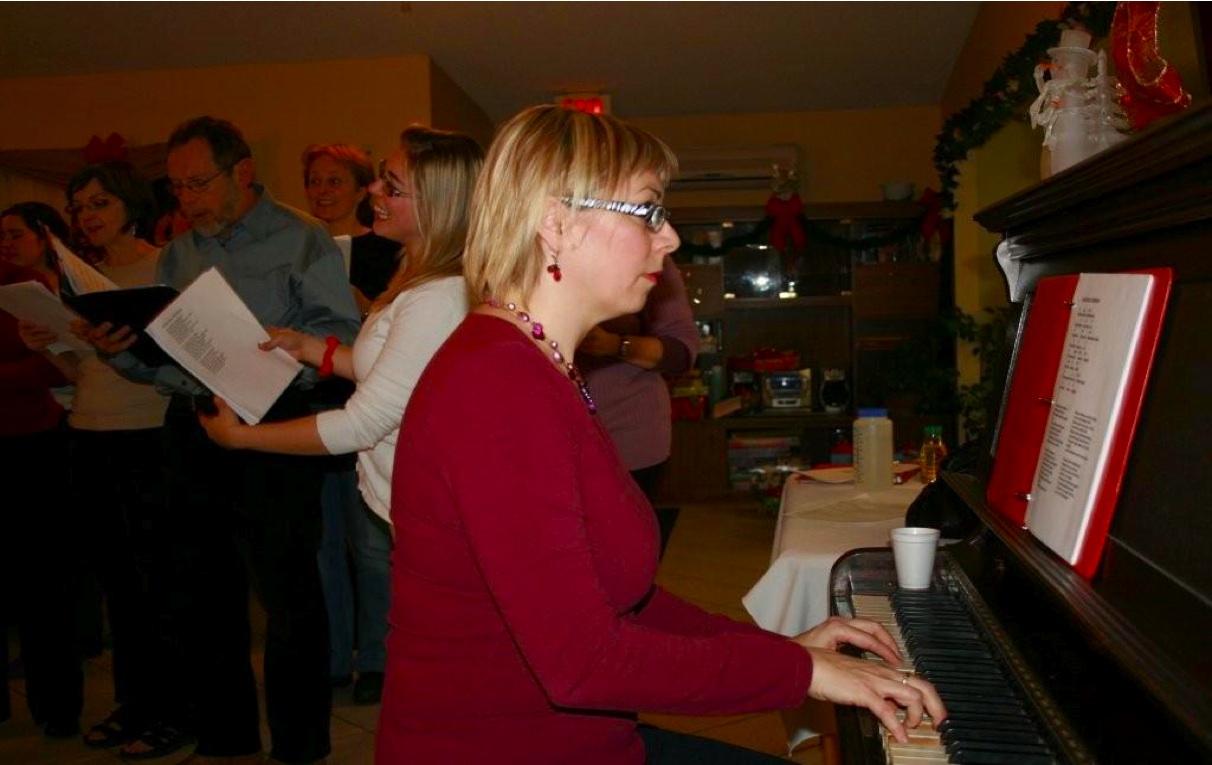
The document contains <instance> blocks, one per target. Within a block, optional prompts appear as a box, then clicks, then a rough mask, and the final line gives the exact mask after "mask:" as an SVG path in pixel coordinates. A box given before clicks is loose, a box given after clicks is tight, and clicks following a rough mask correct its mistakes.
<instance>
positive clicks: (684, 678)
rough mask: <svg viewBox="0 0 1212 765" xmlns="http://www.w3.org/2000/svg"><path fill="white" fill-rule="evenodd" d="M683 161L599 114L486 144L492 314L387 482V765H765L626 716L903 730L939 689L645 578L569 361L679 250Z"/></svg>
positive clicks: (469, 335) (474, 225) (891, 655)
mask: <svg viewBox="0 0 1212 765" xmlns="http://www.w3.org/2000/svg"><path fill="white" fill-rule="evenodd" d="M675 163H676V160H675V158H674V157H673V155H672V154H671V152H670V151H669V149H668V148H667V147H666V146H665V145H664V144H663V143H661V142H660V141H659V140H658V139H656V138H655V137H653V136H651V135H649V134H648V133H646V132H644V131H641V130H638V129H636V128H633V127H629V126H627V125H625V124H623V123H621V122H619V121H618V120H615V119H613V118H611V117H607V116H600V115H589V114H584V113H580V112H574V111H566V110H563V109H560V108H558V107H554V106H541V107H535V108H532V109H529V110H527V111H525V112H522V113H521V114H519V115H518V116H516V117H515V118H513V119H512V120H510V121H509V122H508V123H506V124H505V125H504V126H503V127H502V128H501V130H500V132H499V133H498V135H497V138H496V141H495V143H494V144H493V147H492V149H491V151H490V153H489V156H488V158H487V160H486V164H485V169H484V172H483V175H482V176H481V179H480V182H479V184H478V186H477V189H476V192H475V196H474V199H473V204H472V212H471V223H470V230H469V235H468V241H467V248H466V255H465V274H466V276H467V280H468V284H469V287H470V289H471V291H472V294H473V296H474V299H476V300H479V301H482V302H480V303H479V305H478V307H477V308H475V309H474V310H473V312H472V313H471V314H470V315H469V316H468V317H467V318H466V319H465V320H464V321H463V323H462V324H461V325H460V326H459V328H458V329H457V330H455V332H454V334H453V335H452V336H451V337H450V338H449V339H448V340H447V342H446V343H445V345H443V347H442V348H441V349H440V350H439V351H438V353H437V354H436V355H435V356H434V358H433V360H432V361H431V363H430V365H429V366H428V368H427V369H426V371H425V373H424V375H423V376H422V378H421V380H420V382H419V383H418V386H417V389H416V391H415V393H414V395H413V398H412V401H411V403H410V405H409V407H408V411H407V412H406V414H405V418H404V422H403V425H402V429H401V437H400V440H399V445H398V447H397V451H396V468H395V473H394V478H393V489H392V509H391V515H392V521H393V523H394V526H395V529H396V535H397V536H396V548H395V552H394V556H395V557H394V561H393V563H394V566H393V574H392V576H393V581H392V590H393V592H392V609H391V617H390V621H391V624H392V631H391V634H390V636H389V639H388V663H387V682H386V688H385V690H384V696H383V710H382V717H381V719H380V724H379V729H378V742H377V760H376V761H377V762H378V763H379V765H387V764H388V763H391V764H393V765H394V764H395V763H405V762H407V763H448V762H477V761H480V760H483V759H485V758H491V759H492V760H493V761H494V762H502V763H540V762H541V763H547V764H552V763H576V764H577V765H594V764H595V763H637V764H638V763H645V762H648V763H658V762H659V763H676V762H719V763H747V762H778V760H772V759H771V758H767V757H766V756H764V755H760V754H757V753H753V752H747V751H746V750H741V749H736V748H733V747H729V746H725V745H722V744H719V743H718V742H709V741H705V740H702V739H696V738H694V737H691V736H685V735H682V734H677V733H673V732H669V731H663V730H658V729H655V728H649V727H646V726H639V725H637V722H636V713H637V712H640V711H647V712H665V713H673V714H703V715H723V714H740V713H745V712H753V711H759V710H771V709H776V708H789V707H795V706H797V705H799V704H800V703H801V702H802V701H803V700H804V699H805V697H807V696H812V697H814V698H817V699H824V700H828V701H832V702H836V703H845V704H859V705H862V706H865V707H868V708H869V709H871V710H872V711H873V712H874V713H875V714H876V715H877V716H878V717H879V718H880V720H881V721H882V722H883V723H884V725H885V726H887V728H888V729H889V730H890V731H891V732H892V733H893V735H894V736H896V737H897V738H898V740H903V739H904V738H905V726H904V724H902V723H900V722H898V721H897V719H896V715H895V713H896V710H897V708H898V707H905V708H906V709H907V711H908V714H907V718H908V724H909V725H915V724H917V722H918V721H919V720H920V718H921V715H922V713H923V711H926V712H929V713H930V714H931V715H933V716H934V717H935V719H941V718H942V717H944V716H945V711H944V710H943V707H942V702H941V701H940V700H939V697H938V695H937V694H936V693H935V691H934V689H933V688H932V687H931V686H930V685H929V683H927V682H925V681H922V680H919V679H916V678H914V679H910V680H907V681H905V680H904V679H903V677H902V676H901V675H900V674H898V673H897V672H895V671H894V670H892V669H888V668H886V667H884V666H882V665H876V664H875V663H873V662H865V661H861V660H858V659H853V658H850V657H847V656H844V655H842V654H840V653H838V652H837V651H836V649H837V648H838V647H839V646H840V645H842V644H843V643H848V644H851V645H855V646H858V647H861V648H864V649H867V650H871V651H874V652H876V653H878V654H880V655H881V656H883V657H885V658H886V659H888V660H889V661H895V660H896V659H897V658H898V657H897V655H896V649H895V648H894V647H893V644H892V641H891V638H890V637H889V635H888V634H887V633H886V632H885V631H884V629H883V628H882V627H879V626H878V625H876V624H875V623H873V622H866V621H861V620H840V619H833V620H830V621H828V622H826V623H824V624H822V625H821V626H819V627H817V628H815V629H813V630H810V631H809V632H806V633H804V634H802V635H799V636H797V637H796V638H794V639H790V640H789V639H787V638H784V637H782V636H779V635H775V634H772V633H769V632H765V631H763V630H761V629H758V628H756V627H753V626H751V625H747V624H741V623H737V622H734V621H732V620H730V619H727V618H725V617H723V616H719V615H711V614H708V613H706V612H703V611H701V610H699V609H698V608H696V607H694V606H692V605H690V604H688V603H685V602H683V601H681V600H679V599H678V598H676V597H674V596H673V595H670V594H669V593H667V592H665V591H664V590H662V589H661V588H659V587H657V586H656V585H654V583H653V579H654V576H655V574H656V569H657V549H658V545H659V539H658V533H657V525H656V522H655V519H654V515H653V513H652V510H651V509H650V507H649V506H648V503H647V501H646V500H645V498H644V495H643V493H642V492H641V491H640V490H639V488H638V487H637V486H636V484H635V483H634V482H633V481H632V480H631V478H630V476H629V475H628V473H627V471H626V469H625V468H624V467H623V465H622V464H621V463H620V462H619V459H618V456H617V454H616V451H615V449H614V446H613V445H612V443H611V440H610V436H609V435H608V434H607V433H606V431H605V430H604V429H603V428H602V426H601V424H600V423H599V422H598V420H597V418H596V416H595V408H596V407H595V404H594V401H593V399H592V396H591V395H590V393H589V391H588V389H587V388H586V386H585V384H584V381H583V379H582V377H581V375H580V373H579V371H578V370H577V367H576V364H575V358H574V351H575V349H576V348H577V346H578V344H579V342H580V341H581V339H582V338H583V337H584V336H585V334H586V333H587V332H589V331H590V330H591V328H593V327H594V326H596V325H597V324H598V323H599V322H602V321H605V320H607V319H609V318H611V317H614V316H620V315H623V314H627V313H634V312H635V311H638V310H639V309H640V308H641V307H642V306H643V305H644V301H645V299H646V297H647V296H648V293H649V291H650V290H651V289H652V288H653V286H654V284H655V283H656V281H657V280H658V278H659V274H660V272H661V263H662V259H663V258H664V256H665V255H666V254H668V253H671V252H672V251H673V250H675V249H676V248H677V246H678V237H677V234H676V233H674V231H673V229H672V228H671V227H670V225H669V224H668V222H667V221H666V220H665V208H664V207H663V206H662V205H661V202H662V198H663V195H664V190H665V184H666V182H667V181H668V180H669V178H670V176H671V175H672V174H673V172H674V170H675V167H676V164H675Z"/></svg>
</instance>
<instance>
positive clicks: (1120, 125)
mask: <svg viewBox="0 0 1212 765" xmlns="http://www.w3.org/2000/svg"><path fill="white" fill-rule="evenodd" d="M1089 45H1090V35H1089V34H1088V33H1087V32H1083V31H1081V30H1079V29H1070V30H1066V31H1065V32H1063V33H1061V44H1060V45H1059V46H1057V47H1055V48H1049V49H1048V55H1049V56H1051V61H1048V62H1045V63H1041V64H1038V65H1036V67H1035V85H1036V87H1037V88H1038V89H1039V97H1038V98H1036V99H1035V102H1034V103H1032V104H1031V108H1030V110H1029V113H1030V115H1031V124H1032V125H1033V126H1034V127H1042V128H1044V146H1045V147H1046V148H1047V149H1048V152H1049V154H1048V163H1049V169H1050V171H1051V173H1058V172H1060V171H1061V170H1064V169H1066V168H1069V167H1072V166H1073V165H1075V164H1077V163H1078V162H1081V161H1082V160H1083V159H1086V158H1088V157H1091V156H1093V155H1095V154H1097V153H1098V152H1100V151H1102V150H1103V149H1105V148H1107V147H1108V146H1111V145H1112V144H1115V143H1118V142H1119V141H1121V140H1123V139H1124V137H1125V136H1124V134H1123V133H1122V132H1121V131H1123V130H1126V129H1127V127H1128V121H1127V118H1126V117H1125V116H1124V113H1123V111H1122V110H1121V109H1120V107H1119V103H1118V98H1119V92H1118V85H1117V83H1116V81H1115V78H1114V77H1111V76H1109V75H1108V74H1107V54H1106V52H1105V51H1099V52H1098V53H1097V54H1096V53H1095V52H1094V51H1092V50H1090V48H1089V47H1088V46H1089ZM1096 62H1097V74H1095V75H1094V76H1093V77H1090V76H1089V74H1090V67H1091V65H1093V64H1095V63H1096Z"/></svg>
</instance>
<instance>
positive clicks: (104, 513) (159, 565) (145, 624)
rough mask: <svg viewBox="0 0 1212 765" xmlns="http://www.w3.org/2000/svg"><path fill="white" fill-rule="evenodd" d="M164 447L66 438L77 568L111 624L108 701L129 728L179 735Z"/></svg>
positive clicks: (159, 442) (159, 437) (101, 436)
mask: <svg viewBox="0 0 1212 765" xmlns="http://www.w3.org/2000/svg"><path fill="white" fill-rule="evenodd" d="M165 445H166V444H165V433H164V429H163V428H150V429H145V430H105V431H91V430H73V431H71V463H70V464H71V470H72V486H73V492H74V495H75V496H76V502H75V505H76V507H77V508H78V512H79V516H80V527H81V529H82V531H83V534H84V539H85V540H86V544H85V545H84V547H83V554H82V556H81V562H82V564H83V565H84V567H85V571H86V574H87V576H90V577H93V578H95V580H96V584H97V586H98V589H99V590H100V592H101V594H102V595H103V597H104V599H105V605H106V610H107V612H108V614H109V624H110V629H111V632H112V636H113V668H114V697H115V700H116V701H117V703H119V704H121V705H122V706H123V709H124V711H125V712H126V713H127V715H129V717H128V719H131V720H134V721H137V723H141V724H149V723H150V722H152V721H153V720H162V721H165V722H171V723H173V724H177V725H181V724H184V722H185V717H186V711H185V699H184V697H183V692H182V688H181V683H180V678H181V673H182V671H183V666H184V662H183V657H182V655H181V653H180V639H179V636H178V635H176V634H175V629H174V625H173V623H172V621H171V619H170V618H169V616H170V614H169V611H168V608H167V604H168V602H169V600H170V598H171V592H170V591H169V589H168V585H169V584H170V582H171V564H172V558H171V557H170V553H171V551H170V550H169V549H168V546H167V544H166V542H167V539H166V533H167V528H168V526H169V524H170V523H171V522H172V521H171V518H170V516H169V508H168V504H167V481H166V477H165V466H166V464H167V463H166V460H165ZM89 589H91V588H87V587H86V588H85V590H86V591H87V590H89Z"/></svg>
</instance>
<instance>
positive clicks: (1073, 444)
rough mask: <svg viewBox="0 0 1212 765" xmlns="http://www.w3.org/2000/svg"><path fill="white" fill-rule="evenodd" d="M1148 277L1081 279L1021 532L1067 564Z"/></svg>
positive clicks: (1119, 400)
mask: <svg viewBox="0 0 1212 765" xmlns="http://www.w3.org/2000/svg"><path fill="white" fill-rule="evenodd" d="M1152 286H1153V277H1152V276H1149V275H1146V274H1082V275H1081V276H1080V277H1079V278H1078V282H1077V291H1076V292H1075V293H1074V295H1073V312H1072V314H1071V315H1070V317H1069V328H1068V331H1067V332H1066V335H1065V349H1064V355H1063V356H1062V358H1061V368H1060V371H1059V373H1058V375H1057V378H1056V387H1055V389H1054V391H1053V394H1052V407H1051V410H1050V411H1049V414H1048V427H1047V430H1046V431H1045V433H1044V443H1043V447H1042V449H1041V451H1040V457H1039V463H1038V464H1037V466H1036V469H1035V479H1034V481H1033V485H1032V488H1031V501H1030V504H1029V505H1028V506H1027V518H1026V520H1027V528H1029V529H1030V530H1031V533H1032V534H1034V535H1035V536H1036V537H1038V538H1039V539H1040V540H1041V541H1042V542H1043V543H1044V544H1046V545H1048V547H1050V548H1052V550H1053V551H1054V552H1056V553H1057V554H1058V555H1060V556H1061V557H1062V558H1064V559H1065V560H1067V561H1069V562H1070V563H1074V562H1075V561H1076V560H1077V555H1078V553H1079V552H1080V551H1081V549H1082V544H1083V543H1084V542H1085V538H1086V531H1087V529H1088V528H1089V525H1090V517H1091V514H1092V513H1093V511H1094V501H1095V499H1096V498H1097V495H1098V491H1097V488H1098V487H1099V485H1100V484H1101V483H1102V482H1103V481H1105V480H1106V479H1107V476H1106V463H1107V455H1108V452H1109V449H1110V438H1111V434H1112V433H1114V432H1115V426H1116V423H1117V422H1118V421H1119V417H1120V413H1121V411H1122V409H1123V398H1124V388H1125V385H1126V383H1127V380H1128V373H1129V371H1130V368H1131V362H1132V359H1133V357H1134V356H1135V353H1136V347H1137V345H1138V344H1139V340H1140V330H1141V324H1142V322H1143V320H1144V315H1145V311H1146V308H1147V307H1148V304H1149V299H1150V296H1151V292H1152Z"/></svg>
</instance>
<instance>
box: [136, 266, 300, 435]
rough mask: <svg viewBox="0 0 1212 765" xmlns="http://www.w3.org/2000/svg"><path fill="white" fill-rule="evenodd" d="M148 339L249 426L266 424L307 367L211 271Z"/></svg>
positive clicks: (174, 304)
mask: <svg viewBox="0 0 1212 765" xmlns="http://www.w3.org/2000/svg"><path fill="white" fill-rule="evenodd" d="M147 334H149V335H151V337H152V338H153V339H154V340H155V341H156V342H157V343H158V344H159V345H160V347H161V348H163V349H164V351H165V352H166V353H167V354H168V355H169V356H171V357H172V358H173V360H175V361H176V362H177V363H178V364H180V365H181V366H182V367H183V368H184V369H185V370H186V371H187V372H189V373H190V374H192V375H193V376H194V377H196V378H198V380H199V381H200V382H201V383H202V384H203V385H205V386H206V387H207V388H209V389H210V390H211V391H212V392H213V393H214V394H215V395H217V396H219V397H221V398H223V399H224V400H225V401H227V403H228V404H230V405H231V408H232V409H234V410H235V412H236V414H238V415H240V418H241V419H242V420H244V421H245V422H247V423H249V424H250V425H255V424H256V423H258V422H260V421H261V418H262V417H264V416H265V413H266V412H268V411H269V409H270V407H272V406H273V404H274V402H275V401H277V400H278V397H279V396H281V395H282V391H284V390H286V388H287V386H289V385H290V383H291V381H292V380H294V379H295V376H296V375H297V374H298V373H299V370H301V369H302V368H303V365H302V364H300V363H299V362H297V361H295V360H294V359H293V358H291V357H290V354H288V353H286V351H283V350H281V349H280V348H278V349H274V350H273V351H268V352H267V351H263V350H261V349H260V348H259V347H257V344H258V343H260V342H262V341H265V340H268V339H269V335H268V334H267V333H266V332H265V329H264V328H263V327H262V326H261V325H260V323H259V322H258V321H257V319H256V317H255V316H253V314H252V311H250V310H249V309H248V306H246V305H245V304H244V301H242V300H240V296H239V295H237V294H236V291H235V290H233V289H232V288H231V285H229V284H228V283H227V280H226V279H224V278H223V275H222V274H220V273H219V272H218V271H217V270H216V269H214V268H211V269H209V270H207V271H206V272H205V273H203V274H202V275H201V276H199V277H198V278H197V279H195V280H194V282H193V284H191V285H189V286H188V287H186V288H185V290H184V291H183V292H182V293H181V295H180V296H179V297H178V298H177V299H176V300H174V301H173V302H171V303H169V304H168V307H167V308H165V309H164V310H163V311H161V312H160V315H159V316H157V317H156V319H155V321H153V322H152V323H151V324H149V325H147Z"/></svg>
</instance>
